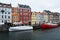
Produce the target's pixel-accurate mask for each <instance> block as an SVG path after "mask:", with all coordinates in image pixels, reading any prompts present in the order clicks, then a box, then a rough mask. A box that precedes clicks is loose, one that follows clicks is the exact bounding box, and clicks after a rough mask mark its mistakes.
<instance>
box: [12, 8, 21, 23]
mask: <svg viewBox="0 0 60 40" xmlns="http://www.w3.org/2000/svg"><path fill="white" fill-rule="evenodd" d="M12 22H13V23H15V22H16V23H17V22H20V17H19V8H17V7H12Z"/></svg>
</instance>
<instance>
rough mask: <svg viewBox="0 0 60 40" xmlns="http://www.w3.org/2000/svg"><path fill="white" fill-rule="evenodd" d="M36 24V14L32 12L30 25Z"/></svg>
mask: <svg viewBox="0 0 60 40" xmlns="http://www.w3.org/2000/svg"><path fill="white" fill-rule="evenodd" d="M33 24H36V13H35V12H32V15H31V25H33Z"/></svg>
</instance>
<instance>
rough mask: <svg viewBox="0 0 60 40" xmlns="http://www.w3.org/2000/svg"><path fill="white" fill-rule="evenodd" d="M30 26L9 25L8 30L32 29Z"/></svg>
mask: <svg viewBox="0 0 60 40" xmlns="http://www.w3.org/2000/svg"><path fill="white" fill-rule="evenodd" d="M32 29H33V27H32V26H16V27H10V28H9V31H23V30H32Z"/></svg>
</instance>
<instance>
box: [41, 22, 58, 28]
mask: <svg viewBox="0 0 60 40" xmlns="http://www.w3.org/2000/svg"><path fill="white" fill-rule="evenodd" d="M56 27H58V25H57V24H55V25H52V24H47V23H44V24H42V25H41V28H42V29H50V28H56Z"/></svg>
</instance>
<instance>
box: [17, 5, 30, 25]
mask: <svg viewBox="0 0 60 40" xmlns="http://www.w3.org/2000/svg"><path fill="white" fill-rule="evenodd" d="M18 6H19V11H20V12H19V13H20V22H22V24H29V22H31V8H30V6H28V5H21V4H18Z"/></svg>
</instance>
